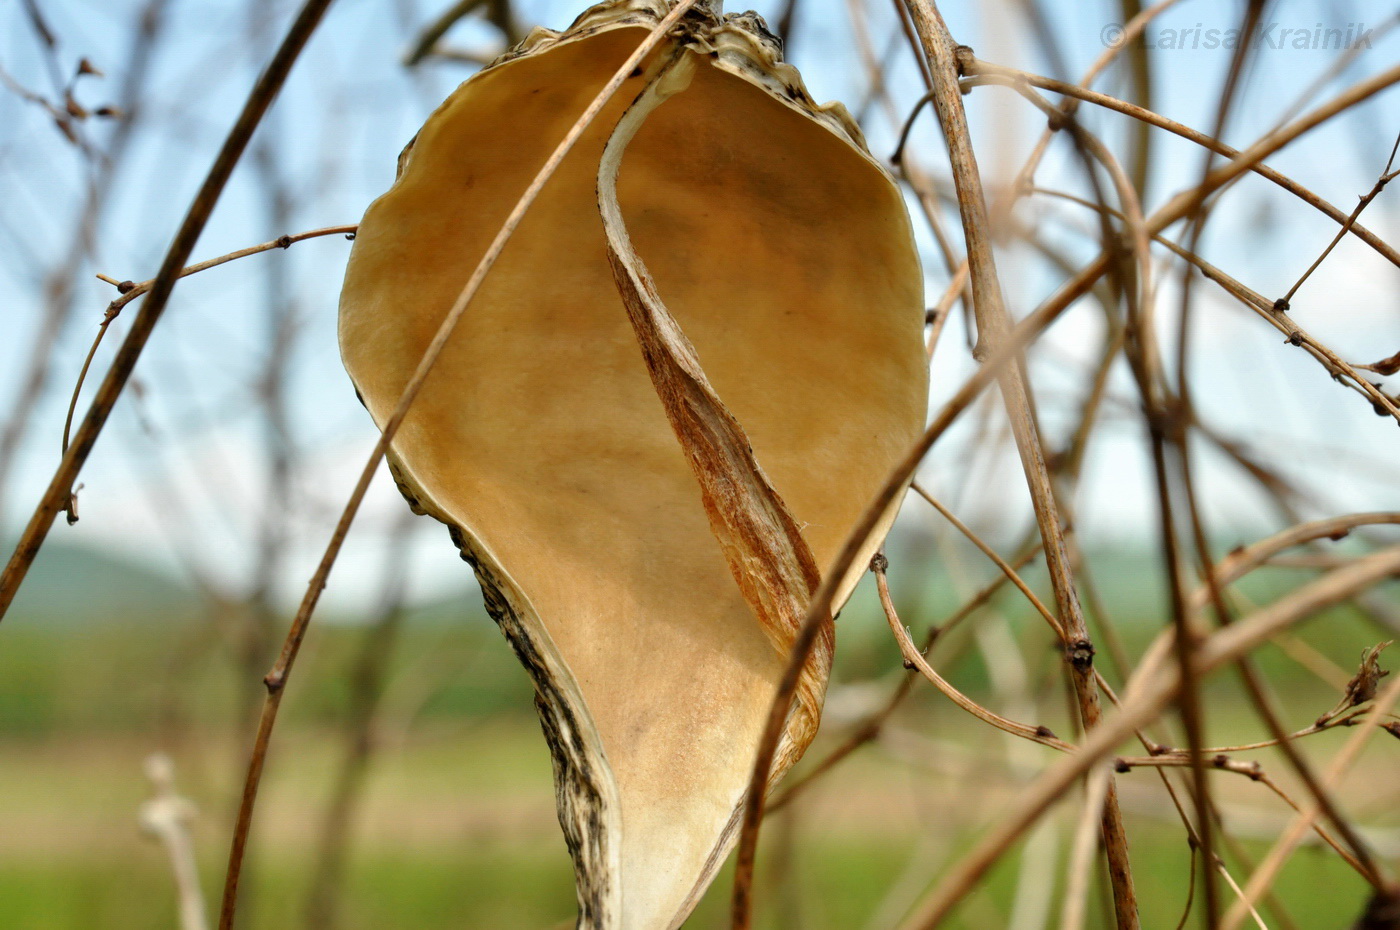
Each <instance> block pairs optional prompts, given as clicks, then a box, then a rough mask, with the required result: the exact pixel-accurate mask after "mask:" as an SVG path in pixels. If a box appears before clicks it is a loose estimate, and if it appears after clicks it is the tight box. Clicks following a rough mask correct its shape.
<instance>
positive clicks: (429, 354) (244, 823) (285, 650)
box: [219, 0, 697, 930]
mask: <svg viewBox="0 0 1400 930" xmlns="http://www.w3.org/2000/svg"><path fill="white" fill-rule="evenodd" d="M696 2H697V0H680V2H679V3H677V4H676V6H674V7H673V8H672V9H671V11H670V12H669V13H667V14H666V16H665V17H664V18H663V19H662V20H661V21H660V22H658V23H657V24H656V26H655V27H653V28H652V29H651V31H650V32H649V33H648V34H647V36H646V37H645V38H644V39H642V41H641V43H640V44H639V45H638V46H637V48H636V49H634V50H633V52H632V54H631V55H629V56H628V57H627V60H626V61H624V62H623V63H622V65H621V66H620V67H619V68H618V70H617V71H616V72H615V73H614V74H613V76H612V77H611V78H610V79H609V80H608V82H607V83H606V84H604V85H603V87H602V89H601V90H599V92H598V94H597V96H595V97H594V98H593V100H592V102H591V103H589V105H588V107H587V108H586V109H585V110H584V111H583V113H582V114H580V116H579V118H578V119H577V120H576V121H575V122H574V124H573V126H571V127H570V129H569V131H568V132H567V133H565V135H564V138H563V139H561V140H560V142H559V144H558V146H556V147H555V149H554V151H553V152H552V153H551V154H550V156H549V158H548V159H546V160H545V163H544V164H543V165H542V166H541V167H540V170H539V171H538V172H537V173H536V175H535V177H534V179H533V180H532V181H531V182H530V185H529V186H528V187H527V188H526V189H525V191H524V192H523V193H522V194H521V196H520V199H519V200H518V201H517V202H516V204H515V207H514V208H513V209H512V210H511V212H510V215H509V216H508V217H507V218H506V221H505V222H504V223H503V224H502V225H501V228H500V230H499V231H498V232H497V233H496V237H495V238H494V239H493V240H492V242H491V245H490V247H489V248H488V249H487V250H486V254H484V255H483V256H482V258H481V261H480V262H479V263H478V264H477V266H476V268H475V270H473V272H472V274H471V277H470V278H469V279H468V280H467V283H466V284H465V285H464V286H463V288H462V291H461V293H459V294H458V295H457V299H456V300H455V301H454V302H453V304H452V307H451V308H450V309H449V310H448V312H447V314H446V316H444V317H443V320H442V323H441V324H440V325H439V327H438V329H437V332H436V333H435V334H434V336H433V339H432V341H431V342H430V343H429V344H428V347H427V349H425V350H424V353H423V357H422V359H420V360H419V363H418V367H417V368H416V369H415V370H414V372H413V376H412V377H411V378H409V380H408V383H407V384H406V385H405V386H404V389H403V393H402V394H401V395H400V397H399V401H398V403H397V404H396V405H395V407H394V411H393V413H392V414H390V416H389V418H388V419H387V420H386V421H385V423H384V426H383V427H382V429H381V432H380V436H379V439H378V440H377V441H376V442H375V445H374V449H373V451H372V452H371V453H370V455H369V458H368V460H367V461H366V462H365V466H364V468H363V469H362V470H361V472H360V476H359V479H358V480H357V481H356V484H355V487H354V490H353V491H352V492H351V494H350V498H349V500H348V501H347V502H346V504H345V507H344V509H343V510H342V511H341V515H340V518H339V520H337V522H336V527H335V530H334V532H333V533H332V534H331V538H330V541H329V542H328V543H327V544H326V551H325V553H324V554H323V555H322V557H321V561H320V563H319V564H318V565H317V567H316V571H315V573H314V574H313V575H312V577H311V580H310V582H309V583H308V585H307V589H306V594H305V595H304V596H303V598H302V602H301V606H300V607H299V608H298V609H297V614H296V617H295V618H293V620H292V623H291V626H290V627H289V628H288V630H287V637H286V640H285V641H284V642H283V644H282V652H281V654H280V655H279V656H278V658H277V662H276V664H275V665H274V666H273V668H272V670H271V671H270V672H268V674H267V676H266V677H265V678H264V679H263V682H264V684H265V685H266V687H267V697H266V699H265V700H264V702H263V710H262V715H261V717H260V719H259V721H258V732H257V736H256V737H255V739H254V742H253V748H252V752H251V754H250V756H249V760H248V773H247V776H246V778H245V779H244V783H243V793H242V799H241V801H240V802H239V808H238V818H237V821H236V823H235V825H234V830H233V837H232V840H231V841H230V846H229V861H228V869H227V872H226V873H225V876H224V893H223V903H222V906H221V909H220V914H219V930H232V928H233V922H234V915H235V911H236V909H237V901H238V882H239V877H240V875H241V871H242V866H243V856H244V851H245V849H246V847H247V842H248V832H249V830H250V828H251V826H252V819H253V809H254V807H255V806H256V804H257V796H258V786H259V784H260V783H261V781H262V773H263V767H264V765H265V764H266V762H267V750H268V746H269V744H270V743H271V740H272V730H273V728H274V727H275V725H276V722H277V712H278V709H279V708H280V706H281V703H282V695H283V693H284V689H285V687H286V683H287V679H288V677H289V676H290V675H291V671H292V667H293V665H294V663H295V662H296V657H297V654H298V652H299V651H300V649H301V643H302V640H303V639H304V638H305V636H306V630H307V627H308V626H309V625H310V622H311V615H312V613H313V612H314V611H315V609H316V604H317V602H318V601H319V600H320V596H321V591H322V590H324V588H325V586H326V580H327V579H328V578H329V577H330V572H331V568H332V567H333V566H334V565H335V561H336V558H337V557H338V556H339V555H340V549H341V547H342V545H344V542H345V537H346V535H347V534H348V533H349V532H350V525H351V524H352V523H353V522H354V520H355V515H356V514H357V513H358V512H359V508H360V504H361V503H362V502H363V500H364V496H365V492H366V491H368V490H369V485H370V481H371V480H372V479H373V478H374V474H375V472H376V471H378V470H379V466H380V464H381V462H382V461H383V459H384V453H385V451H386V450H387V449H388V447H389V443H390V442H391V441H392V440H393V438H394V435H395V434H396V433H397V432H398V429H399V427H400V426H401V425H402V424H403V421H404V418H405V417H407V415H408V410H409V407H410V405H411V404H412V403H413V400H414V398H416V397H417V396H418V393H419V391H420V390H421V389H422V387H423V383H424V382H425V381H426V380H427V377H428V374H429V373H430V372H431V371H432V368H433V366H434V365H435V364H436V363H437V360H438V358H439V356H441V354H442V350H443V348H444V347H445V346H446V345H447V341H448V339H449V338H451V336H452V332H453V330H454V329H456V326H457V323H458V322H459V321H460V320H461V319H462V316H463V315H464V314H465V313H466V310H467V307H468V305H469V304H470V303H471V301H472V299H473V298H474V297H475V296H476V294H477V291H479V290H480V289H481V284H482V282H483V281H484V280H485V279H486V275H487V273H488V272H490V270H491V268H492V267H493V266H494V265H495V263H496V261H497V259H499V258H500V255H501V252H502V251H504V249H505V246H506V243H507V242H508V241H509V240H510V237H511V236H512V235H514V233H515V230H516V229H517V228H519V226H520V223H521V221H522V220H523V219H524V217H525V213H526V211H527V210H529V208H530V205H531V204H533V203H534V201H535V200H536V199H537V198H538V197H539V195H540V192H541V191H542V190H543V189H544V186H545V184H546V183H548V181H549V179H550V178H551V177H553V176H554V173H555V172H556V171H557V170H558V168H559V165H560V164H562V163H563V161H564V158H565V157H566V156H567V155H568V154H569V152H570V151H571V150H572V149H573V147H574V145H575V143H577V142H578V140H579V138H580V137H581V136H582V135H583V133H584V132H585V131H586V130H587V129H588V127H589V126H590V125H592V123H593V121H594V120H595V119H596V118H597V116H598V114H599V113H600V112H601V111H602V109H603V107H604V106H606V105H607V102H608V101H609V100H611V99H612V97H613V95H614V94H616V93H617V91H618V89H619V88H620V87H621V86H622V84H623V83H624V82H625V81H626V80H627V78H628V76H629V75H630V74H631V73H632V70H633V69H634V68H636V67H637V66H638V65H639V64H640V63H641V62H642V60H643V59H645V58H646V56H647V55H649V54H650V53H651V51H652V49H654V48H655V47H656V46H657V45H658V44H660V42H661V41H662V38H663V37H664V36H665V34H666V32H667V31H668V30H669V29H670V28H671V27H672V26H674V25H675V24H676V23H677V22H678V21H679V20H680V18H681V17H682V16H684V15H685V13H686V12H687V11H689V10H690V8H691V7H692V6H694V5H695V3H696Z"/></svg>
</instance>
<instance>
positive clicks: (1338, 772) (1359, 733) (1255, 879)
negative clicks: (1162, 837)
mask: <svg viewBox="0 0 1400 930" xmlns="http://www.w3.org/2000/svg"><path fill="white" fill-rule="evenodd" d="M1397 702H1400V678H1396V680H1395V681H1392V682H1391V683H1390V685H1389V686H1388V687H1387V688H1386V689H1385V691H1384V692H1382V693H1381V694H1380V695H1378V696H1377V697H1376V701H1375V703H1374V704H1373V705H1372V707H1371V711H1370V713H1369V714H1367V716H1366V719H1365V720H1363V721H1362V722H1361V723H1360V724H1359V725H1358V727H1357V730H1356V732H1355V733H1353V734H1352V735H1351V736H1350V737H1349V738H1348V739H1347V742H1346V745H1345V746H1343V747H1342V750H1341V752H1339V753H1337V755H1336V756H1335V757H1334V758H1333V759H1332V764H1331V765H1329V766H1328V767H1327V773H1326V774H1325V775H1324V776H1323V778H1322V786H1323V788H1324V790H1326V791H1329V792H1330V791H1333V790H1335V789H1336V788H1337V786H1338V784H1339V783H1340V782H1341V780H1342V778H1343V776H1345V775H1346V772H1347V770H1348V769H1350V768H1351V766H1352V765H1353V763H1355V762H1356V757H1357V756H1358V755H1359V754H1360V752H1361V750H1362V748H1363V747H1364V746H1365V745H1366V741H1367V740H1368V739H1370V738H1371V737H1372V736H1373V735H1375V732H1376V728H1377V726H1378V725H1379V723H1380V721H1381V720H1382V718H1384V717H1385V716H1386V714H1388V713H1389V712H1390V710H1391V709H1392V708H1394V707H1395V705H1396V703H1397ZM1321 813H1322V804H1321V803H1320V800H1314V801H1313V802H1312V803H1311V804H1309V805H1308V806H1307V807H1306V808H1304V809H1303V810H1302V811H1300V812H1299V814H1298V816H1297V817H1296V818H1295V819H1294V821H1293V823H1292V824H1290V825H1289V828H1288V830H1287V831H1286V832H1285V833H1284V834H1283V836H1281V837H1279V838H1278V841H1277V842H1275V843H1274V846H1273V848H1272V849H1270V850H1269V854H1268V855H1267V856H1266V857H1265V858H1264V861H1263V862H1262V863H1260V865H1259V868H1258V869H1256V870H1255V872H1254V874H1253V875H1251V876H1250V878H1249V881H1248V882H1247V883H1246V884H1245V888H1244V894H1243V896H1242V897H1241V899H1240V900H1239V901H1238V902H1237V903H1236V904H1235V906H1234V907H1232V908H1231V909H1230V910H1229V911H1228V912H1226V914H1225V919H1224V920H1223V921H1222V923H1221V930H1235V928H1237V927H1238V926H1239V925H1240V923H1241V921H1242V920H1243V918H1244V913H1245V910H1246V909H1247V908H1249V907H1252V906H1253V905H1254V904H1255V902H1257V901H1258V900H1259V898H1260V896H1261V895H1262V894H1263V892H1264V891H1266V890H1267V889H1268V888H1269V887H1270V886H1272V884H1273V882H1274V879H1275V878H1276V877H1277V875H1278V871H1279V870H1280V869H1282V868H1283V865H1284V863H1285V862H1287V861H1288V857H1289V856H1290V855H1292V853H1293V850H1294V849H1295V848H1296V847H1297V845H1298V842H1299V841H1300V840H1301V839H1302V838H1303V835H1304V834H1305V833H1307V832H1308V830H1309V829H1312V826H1313V824H1314V823H1315V822H1316V820H1317V818H1318V817H1319V816H1320V815H1321ZM1382 890H1384V889H1382ZM1392 893H1393V892H1392Z"/></svg>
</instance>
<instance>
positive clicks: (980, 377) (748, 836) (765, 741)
mask: <svg viewBox="0 0 1400 930" xmlns="http://www.w3.org/2000/svg"><path fill="white" fill-rule="evenodd" d="M1053 319H1054V316H1053V315H1052V314H1049V313H1046V314H1042V315H1039V316H1032V317H1030V318H1028V319H1026V320H1023V321H1022V322H1021V323H1019V324H1017V326H1016V328H1015V329H1013V330H1012V331H1011V332H1010V333H1009V334H1008V335H1007V338H1006V341H1005V342H1004V343H1003V344H1002V345H1001V346H1000V347H998V348H997V349H996V350H995V351H993V352H992V353H991V355H990V356H989V357H988V358H987V360H986V361H985V362H983V363H982V365H981V367H979V368H978V369H977V371H975V372H974V373H973V374H972V376H971V377H969V378H968V379H967V380H966V381H964V382H963V384H962V386H961V387H960V388H958V390H957V391H956V392H955V393H954V394H953V396H952V397H950V398H949V399H948V401H947V403H945V404H944V405H943V409H942V410H940V411H939V412H938V415H937V416H935V417H934V418H933V421H932V422H931V423H930V424H929V426H928V428H927V429H926V430H924V434H923V435H922V436H920V437H919V439H918V441H917V442H915V443H914V445H913V446H912V447H911V448H910V449H909V451H908V452H907V453H906V454H905V456H904V458H903V459H902V460H901V461H900V463H899V464H898V465H897V466H895V468H894V469H892V470H891V471H890V473H889V474H888V475H887V476H886V478H885V483H884V485H883V486H882V487H881V488H880V490H879V491H878V492H876V494H875V496H874V497H872V498H871V499H870V502H869V503H868V504H866V506H865V510H864V511H863V512H862V513H861V515H860V518H859V519H858V520H857V521H856V524H855V526H854V527H853V528H852V529H851V532H850V533H849V534H848V535H847V536H846V541H845V542H844V543H842V545H841V551H840V553H839V554H838V555H837V556H836V559H835V560H834V561H833V563H832V566H831V568H830V570H829V571H828V572H827V574H826V575H825V576H824V577H823V578H822V583H821V585H820V587H818V588H817V590H816V591H815V592H814V593H813V594H812V599H811V602H810V603H809V604H808V606H807V615H806V616H805V617H804V618H803V620H802V627H801V628H800V629H799V630H798V633H797V637H796V639H794V640H793V644H792V651H791V652H790V653H789V654H788V665H787V669H786V670H785V671H784V673H783V679H782V681H781V682H780V683H779V685H778V692H777V694H775V695H774V696H773V705H772V708H771V710H770V713H769V716H768V724H767V726H766V728H765V729H764V732H763V738H762V740H761V741H760V743H759V751H758V760H760V761H761V760H762V759H764V758H771V757H772V755H771V754H772V753H773V751H774V748H775V747H776V746H777V744H778V740H779V738H780V737H781V734H782V721H783V720H784V719H785V718H786V716H787V708H788V706H789V705H790V704H791V702H792V698H793V693H794V691H795V690H796V688H797V682H798V678H799V676H800V674H801V671H802V668H803V667H804V666H805V665H806V662H807V657H808V656H809V655H810V654H811V651H812V649H813V647H814V646H815V645H816V642H817V637H818V634H819V632H820V629H821V625H822V623H823V620H824V618H825V617H826V616H827V615H829V614H830V612H831V606H832V603H833V601H834V600H835V598H836V590H837V587H838V586H839V585H840V580H841V579H842V578H844V577H846V574H847V572H849V571H850V570H851V566H853V565H854V564H855V561H856V558H857V557H858V556H859V553H860V551H861V549H863V548H864V547H865V544H866V542H867V540H868V539H869V538H870V535H871V534H872V533H874V532H875V528H876V526H877V525H878V524H879V522H880V520H881V519H882V518H883V517H884V516H885V514H887V513H888V512H889V509H890V507H892V506H893V505H894V502H895V500H896V499H897V498H898V497H899V495H900V494H902V493H903V491H904V489H905V487H906V486H907V485H908V484H909V482H910V481H911V480H912V479H913V477H914V472H915V471H916V470H917V469H918V467H919V463H920V462H922V461H923V459H924V456H925V455H927V454H928V451H929V449H931V448H933V444H934V443H936V442H937V441H938V440H939V439H940V438H941V437H942V436H943V434H944V433H946V432H947V431H948V429H949V427H951V426H952V425H953V423H954V422H956V421H957V419H958V417H960V416H962V414H963V412H964V411H965V410H966V409H967V408H968V407H969V406H970V405H971V404H972V402H973V401H975V400H976V399H977V398H978V397H979V396H981V394H982V392H983V391H984V390H986V388H987V387H988V386H989V385H990V384H991V383H992V381H994V380H995V379H996V377H997V376H998V375H999V374H1000V373H1001V371H1002V370H1003V368H1004V367H1005V366H1007V365H1009V364H1013V363H1014V361H1015V359H1016V358H1017V356H1018V355H1019V353H1020V352H1021V351H1022V350H1023V349H1024V348H1025V347H1026V346H1027V345H1028V344H1030V342H1031V341H1032V340H1034V339H1035V338H1036V336H1038V335H1039V334H1040V332H1041V331H1042V330H1043V329H1044V327H1045V326H1047V325H1048V324H1049V323H1050V322H1051V321H1052V320H1053ZM767 781H768V771H767V769H766V768H765V767H764V766H762V765H759V764H755V766H754V769H753V772H752V774H751V776H750V779H749V789H748V790H749V795H748V797H749V803H748V805H746V807H745V808H744V821H743V829H742V831H741V832H740V834H739V851H738V855H737V858H736V867H735V871H736V874H735V886H736V889H737V887H738V885H739V882H740V881H741V880H742V881H745V882H751V881H752V876H751V875H750V876H749V877H748V878H743V876H742V873H743V871H745V870H747V871H748V872H750V873H752V871H753V866H754V856H755V851H756V849H757V847H758V834H759V826H760V824H761V823H762V820H763V809H762V805H761V803H759V802H756V801H755V800H754V798H755V797H757V796H759V793H760V792H761V791H762V789H763V786H764V785H765V784H766V783H767ZM752 907H753V901H752V897H751V895H749V894H747V893H745V894H743V895H740V894H738V893H736V894H735V896H734V900H733V906H732V915H733V927H734V930H748V927H749V926H750V923H751V920H752Z"/></svg>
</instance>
